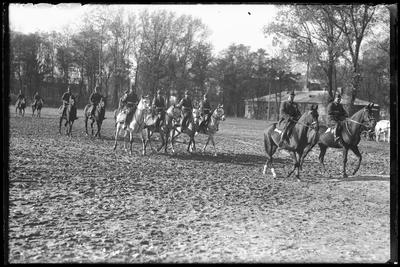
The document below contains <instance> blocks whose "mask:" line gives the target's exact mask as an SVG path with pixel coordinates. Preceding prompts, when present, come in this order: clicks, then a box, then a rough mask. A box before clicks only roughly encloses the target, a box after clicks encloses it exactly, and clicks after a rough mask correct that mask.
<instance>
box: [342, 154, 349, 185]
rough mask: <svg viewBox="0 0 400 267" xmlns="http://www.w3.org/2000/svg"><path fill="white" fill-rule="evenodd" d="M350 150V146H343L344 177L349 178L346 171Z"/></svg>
mask: <svg viewBox="0 0 400 267" xmlns="http://www.w3.org/2000/svg"><path fill="white" fill-rule="evenodd" d="M348 152H349V148H348V147H343V178H347V177H348V176H347V173H346V165H347V154H348Z"/></svg>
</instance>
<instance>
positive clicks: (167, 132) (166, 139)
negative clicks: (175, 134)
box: [164, 129, 169, 154]
mask: <svg viewBox="0 0 400 267" xmlns="http://www.w3.org/2000/svg"><path fill="white" fill-rule="evenodd" d="M164 135H165V144H164V152H165V154H167V152H168V136H169V130H168V129H166V130H165V132H164Z"/></svg>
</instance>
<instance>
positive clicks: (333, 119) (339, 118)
mask: <svg viewBox="0 0 400 267" xmlns="http://www.w3.org/2000/svg"><path fill="white" fill-rule="evenodd" d="M341 100H342V96H341V94H340V93H339V92H337V93H336V95H335V99H334V101H333V102H331V103H329V104H328V107H327V113H328V124H329V125H330V126H334V127H335V131H334V137H335V142H337V141H339V142H340V143H343V140H342V138H341V136H340V134H339V133H340V130H341V128H342V122H343V121H344V120H345V119H346V118H347V117H348V114H347V112H346V110H345V109H344V108H343V105H342V104H340V101H341Z"/></svg>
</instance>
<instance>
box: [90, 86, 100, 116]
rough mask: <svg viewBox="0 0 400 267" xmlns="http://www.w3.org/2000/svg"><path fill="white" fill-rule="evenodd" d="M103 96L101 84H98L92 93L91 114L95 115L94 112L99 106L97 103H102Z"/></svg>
mask: <svg viewBox="0 0 400 267" xmlns="http://www.w3.org/2000/svg"><path fill="white" fill-rule="evenodd" d="M102 97H103V96H102V95H101V94H100V86H96V88H95V89H94V92H93V93H92V94H91V95H90V99H89V101H90V104H91V110H90V115H91V116H92V117H94V112H95V110H96V108H97V105H98V104H99V103H100V100H101V98H102Z"/></svg>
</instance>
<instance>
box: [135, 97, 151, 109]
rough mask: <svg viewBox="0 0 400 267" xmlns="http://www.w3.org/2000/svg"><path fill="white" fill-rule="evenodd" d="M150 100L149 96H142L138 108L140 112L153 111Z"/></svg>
mask: <svg viewBox="0 0 400 267" xmlns="http://www.w3.org/2000/svg"><path fill="white" fill-rule="evenodd" d="M150 102H151V101H150V98H149V97H148V96H142V97H141V98H140V101H139V104H138V106H137V109H138V110H146V111H150V109H151V103H150Z"/></svg>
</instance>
